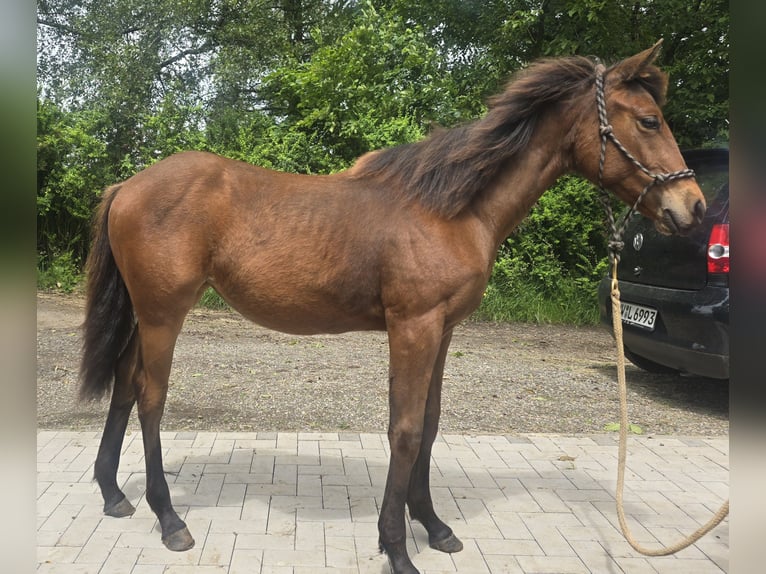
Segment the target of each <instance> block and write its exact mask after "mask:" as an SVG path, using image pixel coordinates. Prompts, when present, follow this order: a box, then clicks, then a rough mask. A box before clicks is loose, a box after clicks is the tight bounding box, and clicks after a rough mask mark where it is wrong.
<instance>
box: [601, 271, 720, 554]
mask: <svg viewBox="0 0 766 574" xmlns="http://www.w3.org/2000/svg"><path fill="white" fill-rule="evenodd" d="M612 326H613V327H614V338H615V341H616V344H617V382H618V383H619V387H620V444H619V451H618V452H619V454H618V460H617V494H616V498H617V518H618V519H619V521H620V528H621V529H622V534H623V536H625V540H627V541H628V544H630V545H631V546H632V547H633V549H634V550H636V551H637V552H640V553H641V554H644V555H646V556H667V555H668V554H675V553H676V552H678V551H679V550H683V549H684V548H686V547H687V546H691V545H692V544H694V543H695V542H697V540H699V539H700V538H702V537H703V536H704V535H705V534H707V533H708V532H710V531H711V530H712V529H713V528H715V527H716V526H718V524H720V523H721V521H722V520H723V519H724V518H726V516H727V515H728V514H729V501H728V500H727V501H726V502H724V504H723V506H721V508H720V509H719V510H718V512H716V513H715V515H714V516H713V517H712V518H711V519H710V520H709V521H708V522H707V524H705V525H703V526H701V527H700V528H698V529H697V530H696V531H694V532H693V533H692V534H691V535H689V536H687V537H686V538H684V539H682V540H679V541H678V542H676V543H675V544H672V545H670V546H665V547H663V548H657V549H650V548H644V547H643V546H641V545H640V544H639V543H638V542H636V540H635V539H634V538H633V535H632V534H631V532H630V529H629V528H628V523H627V521H626V520H625V509H624V508H623V498H622V495H623V489H624V487H625V460H626V450H627V448H626V445H627V442H628V398H627V397H628V391H627V387H626V384H625V352H624V349H623V346H622V318H621V309H620V289H619V287H618V285H617V257H614V258H612Z"/></svg>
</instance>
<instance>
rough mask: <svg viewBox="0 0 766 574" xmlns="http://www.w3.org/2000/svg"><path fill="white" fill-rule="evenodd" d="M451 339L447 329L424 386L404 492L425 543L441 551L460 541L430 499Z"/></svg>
mask: <svg viewBox="0 0 766 574" xmlns="http://www.w3.org/2000/svg"><path fill="white" fill-rule="evenodd" d="M451 340H452V331H449V332H447V333H446V334H445V335H444V338H443V339H442V342H441V347H440V348H439V354H438V355H437V357H436V364H435V365H434V371H433V375H432V376H431V386H430V387H429V389H428V401H427V403H426V416H425V423H424V426H423V439H422V440H421V442H420V451H419V452H418V458H417V459H416V461H415V466H414V467H413V468H412V475H411V476H410V485H409V490H408V494H407V506H408V507H409V509H410V517H411V518H413V519H415V520H417V521H419V522H420V523H421V524H423V526H424V527H425V529H426V531H427V532H428V545H429V546H431V548H435V549H436V550H441V551H442V552H460V551H461V550H462V549H463V543H462V542H461V541H460V540H459V539H458V538H457V537H456V536H455V535H454V534H453V532H452V529H451V528H450V527H449V526H447V525H446V524H445V523H444V522H442V521H441V520H440V519H439V517H438V516H437V515H436V512H435V511H434V505H433V501H432V500H431V487H430V477H431V448H432V447H433V443H434V440H435V439H436V435H437V434H438V432H439V416H440V414H441V391H442V377H443V375H444V363H445V361H446V358H447V349H448V348H449V344H450V341H451Z"/></svg>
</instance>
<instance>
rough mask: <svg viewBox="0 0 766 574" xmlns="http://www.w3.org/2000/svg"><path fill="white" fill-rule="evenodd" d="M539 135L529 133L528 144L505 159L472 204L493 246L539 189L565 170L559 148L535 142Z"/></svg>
mask: <svg viewBox="0 0 766 574" xmlns="http://www.w3.org/2000/svg"><path fill="white" fill-rule="evenodd" d="M542 139H543V138H535V137H533V141H532V142H530V143H531V145H530V146H529V148H527V150H526V151H524V152H523V153H521V154H520V155H519V156H517V157H515V158H514V159H513V160H512V161H511V162H509V164H508V165H507V166H506V167H505V169H504V170H502V171H501V173H500V174H499V175H498V177H497V178H496V179H495V181H494V182H493V184H492V185H491V186H490V187H489V188H488V189H487V190H486V192H485V193H483V194H482V195H481V196H480V199H479V201H478V202H477V204H476V205H475V208H476V210H477V212H478V214H479V217H480V219H481V220H482V221H483V223H484V224H485V225H486V226H487V227H488V230H489V233H490V234H491V236H492V237H493V239H494V243H495V247H496V248H497V247H499V246H500V244H501V243H502V242H503V241H504V240H505V239H506V238H507V237H508V236H509V235H510V234H511V232H512V231H513V230H514V229H515V228H516V227H517V226H518V225H519V223H521V221H522V220H523V219H524V218H525V217H526V216H527V215H528V214H529V212H530V210H531V209H532V207H533V206H534V204H535V202H536V201H537V200H538V199H539V198H540V196H541V195H542V194H543V192H544V191H545V190H546V189H548V188H549V187H551V186H552V185H553V184H554V183H555V181H556V180H557V179H558V178H559V176H561V175H563V174H564V173H565V172H567V171H568V167H567V165H566V161H565V155H564V153H562V150H561V149H557V148H556V146H548V147H546V146H543V145H535V144H536V141H537V142H540V141H542ZM535 140H536V141H535ZM548 141H550V140H548ZM561 144H562V142H561V140H559V142H558V145H559V146H561Z"/></svg>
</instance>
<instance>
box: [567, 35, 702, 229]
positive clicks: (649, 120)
mask: <svg viewBox="0 0 766 574" xmlns="http://www.w3.org/2000/svg"><path fill="white" fill-rule="evenodd" d="M660 43H661V41H660V42H657V44H655V45H654V46H653V47H651V48H649V49H648V50H645V51H643V52H641V53H639V54H636V55H635V56H632V57H630V58H627V59H625V60H622V61H621V62H619V63H617V64H615V65H613V66H611V67H609V68H606V69H604V68H603V66H601V65H598V66H597V67H596V74H597V79H596V82H595V91H596V94H595V95H594V94H593V92H592V91H591V92H589V96H586V97H591V98H593V105H592V108H591V109H592V110H593V111H592V113H591V112H588V113H586V114H584V115H583V116H582V120H581V122H580V125H579V126H578V129H577V130H576V131H577V136H576V141H575V148H576V149H575V157H576V161H577V164H578V167H579V168H580V170H581V172H582V173H583V175H586V176H587V177H588V178H589V179H591V180H592V181H594V182H596V183H598V184H600V185H601V186H603V187H604V188H605V189H608V190H610V191H611V192H613V193H614V194H615V195H616V196H617V197H619V198H620V199H621V200H622V201H623V202H625V203H627V204H628V205H634V204H635V203H636V201H637V200H639V197H640V196H641V194H642V192H644V191H645V190H646V193H645V195H644V196H643V197H641V199H640V200H639V203H638V206H637V210H638V211H640V212H641V213H643V214H644V215H646V216H647V217H649V218H650V219H652V220H653V221H654V224H655V226H656V227H657V229H658V230H659V231H660V232H661V233H665V234H673V233H675V234H679V235H685V234H687V233H688V232H689V231H690V230H691V229H692V228H693V227H694V226H695V225H697V224H698V223H700V222H701V221H702V217H703V216H704V214H705V198H704V196H703V195H702V192H701V191H700V188H699V186H698V185H697V182H696V181H695V180H694V178H693V177H691V175H692V174H691V173H690V172H688V171H687V168H686V164H685V162H684V160H683V157H682V156H681V152H680V151H679V149H678V145H677V144H676V141H675V138H674V137H673V134H672V133H671V131H670V128H668V125H667V123H666V122H665V120H664V118H663V116H662V112H661V110H660V106H661V105H662V104H663V102H664V99H665V93H666V90H667V76H666V75H665V74H664V73H663V72H661V71H660V70H659V69H658V68H657V67H655V66H654V65H653V64H652V62H653V61H654V59H655V58H656V56H657V53H658V51H659V48H660ZM598 76H600V78H599V77H598ZM597 102H598V105H597ZM599 107H600V108H601V109H600V110H599ZM667 176H670V177H667ZM647 186H649V187H648V189H647Z"/></svg>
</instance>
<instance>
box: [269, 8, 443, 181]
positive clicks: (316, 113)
mask: <svg viewBox="0 0 766 574" xmlns="http://www.w3.org/2000/svg"><path fill="white" fill-rule="evenodd" d="M314 40H315V41H316V42H317V49H316V50H315V51H314V53H313V55H312V57H311V59H310V60H309V61H307V62H294V63H291V64H289V65H286V66H283V67H281V68H279V69H277V70H275V71H274V72H272V73H271V74H269V75H267V76H266V77H265V78H264V86H263V90H262V92H261V94H262V96H263V97H264V99H265V100H267V101H268V102H269V103H268V106H267V109H268V112H269V113H270V114H271V115H272V116H275V117H277V118H279V125H280V128H281V129H282V130H286V131H287V132H288V133H290V134H292V135H293V136H294V135H295V134H302V135H303V137H304V138H305V139H306V140H307V141H310V142H311V145H313V146H315V147H316V157H317V160H318V163H317V164H316V165H314V166H312V167H311V170H312V171H328V170H329V171H332V170H337V169H341V168H343V167H347V166H348V165H349V164H350V163H351V162H352V161H353V160H354V159H356V158H357V157H359V156H360V155H361V154H363V153H365V152H367V151H370V150H372V149H377V148H380V147H385V146H391V145H395V144H400V143H404V142H409V141H413V140H416V139H420V138H421V137H423V135H424V133H425V131H426V130H427V129H428V126H429V125H430V124H431V123H432V122H443V121H444V120H445V119H446V120H448V121H449V120H451V119H452V116H451V115H452V113H453V107H452V97H453V93H452V89H451V88H452V85H451V83H450V81H449V77H448V76H447V75H446V74H445V73H444V72H443V70H442V69H441V68H440V62H439V59H438V57H437V52H436V50H435V49H433V48H432V47H430V46H429V45H428V43H427V42H426V41H425V35H424V33H423V31H422V30H421V29H420V28H419V27H417V26H409V25H407V24H406V23H405V22H404V21H403V20H402V19H401V18H400V17H398V16H396V15H395V14H387V13H385V12H379V11H377V10H375V9H374V8H372V6H371V5H368V6H367V7H366V8H365V9H364V10H363V11H362V12H361V14H360V15H359V16H358V18H357V19H356V20H355V22H354V26H353V27H352V28H351V29H350V30H349V31H348V32H347V33H346V34H344V35H343V36H341V37H340V38H337V39H335V38H332V39H329V40H325V39H324V37H323V36H322V35H321V34H319V33H316V34H315V37H314ZM283 133H284V132H283Z"/></svg>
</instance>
